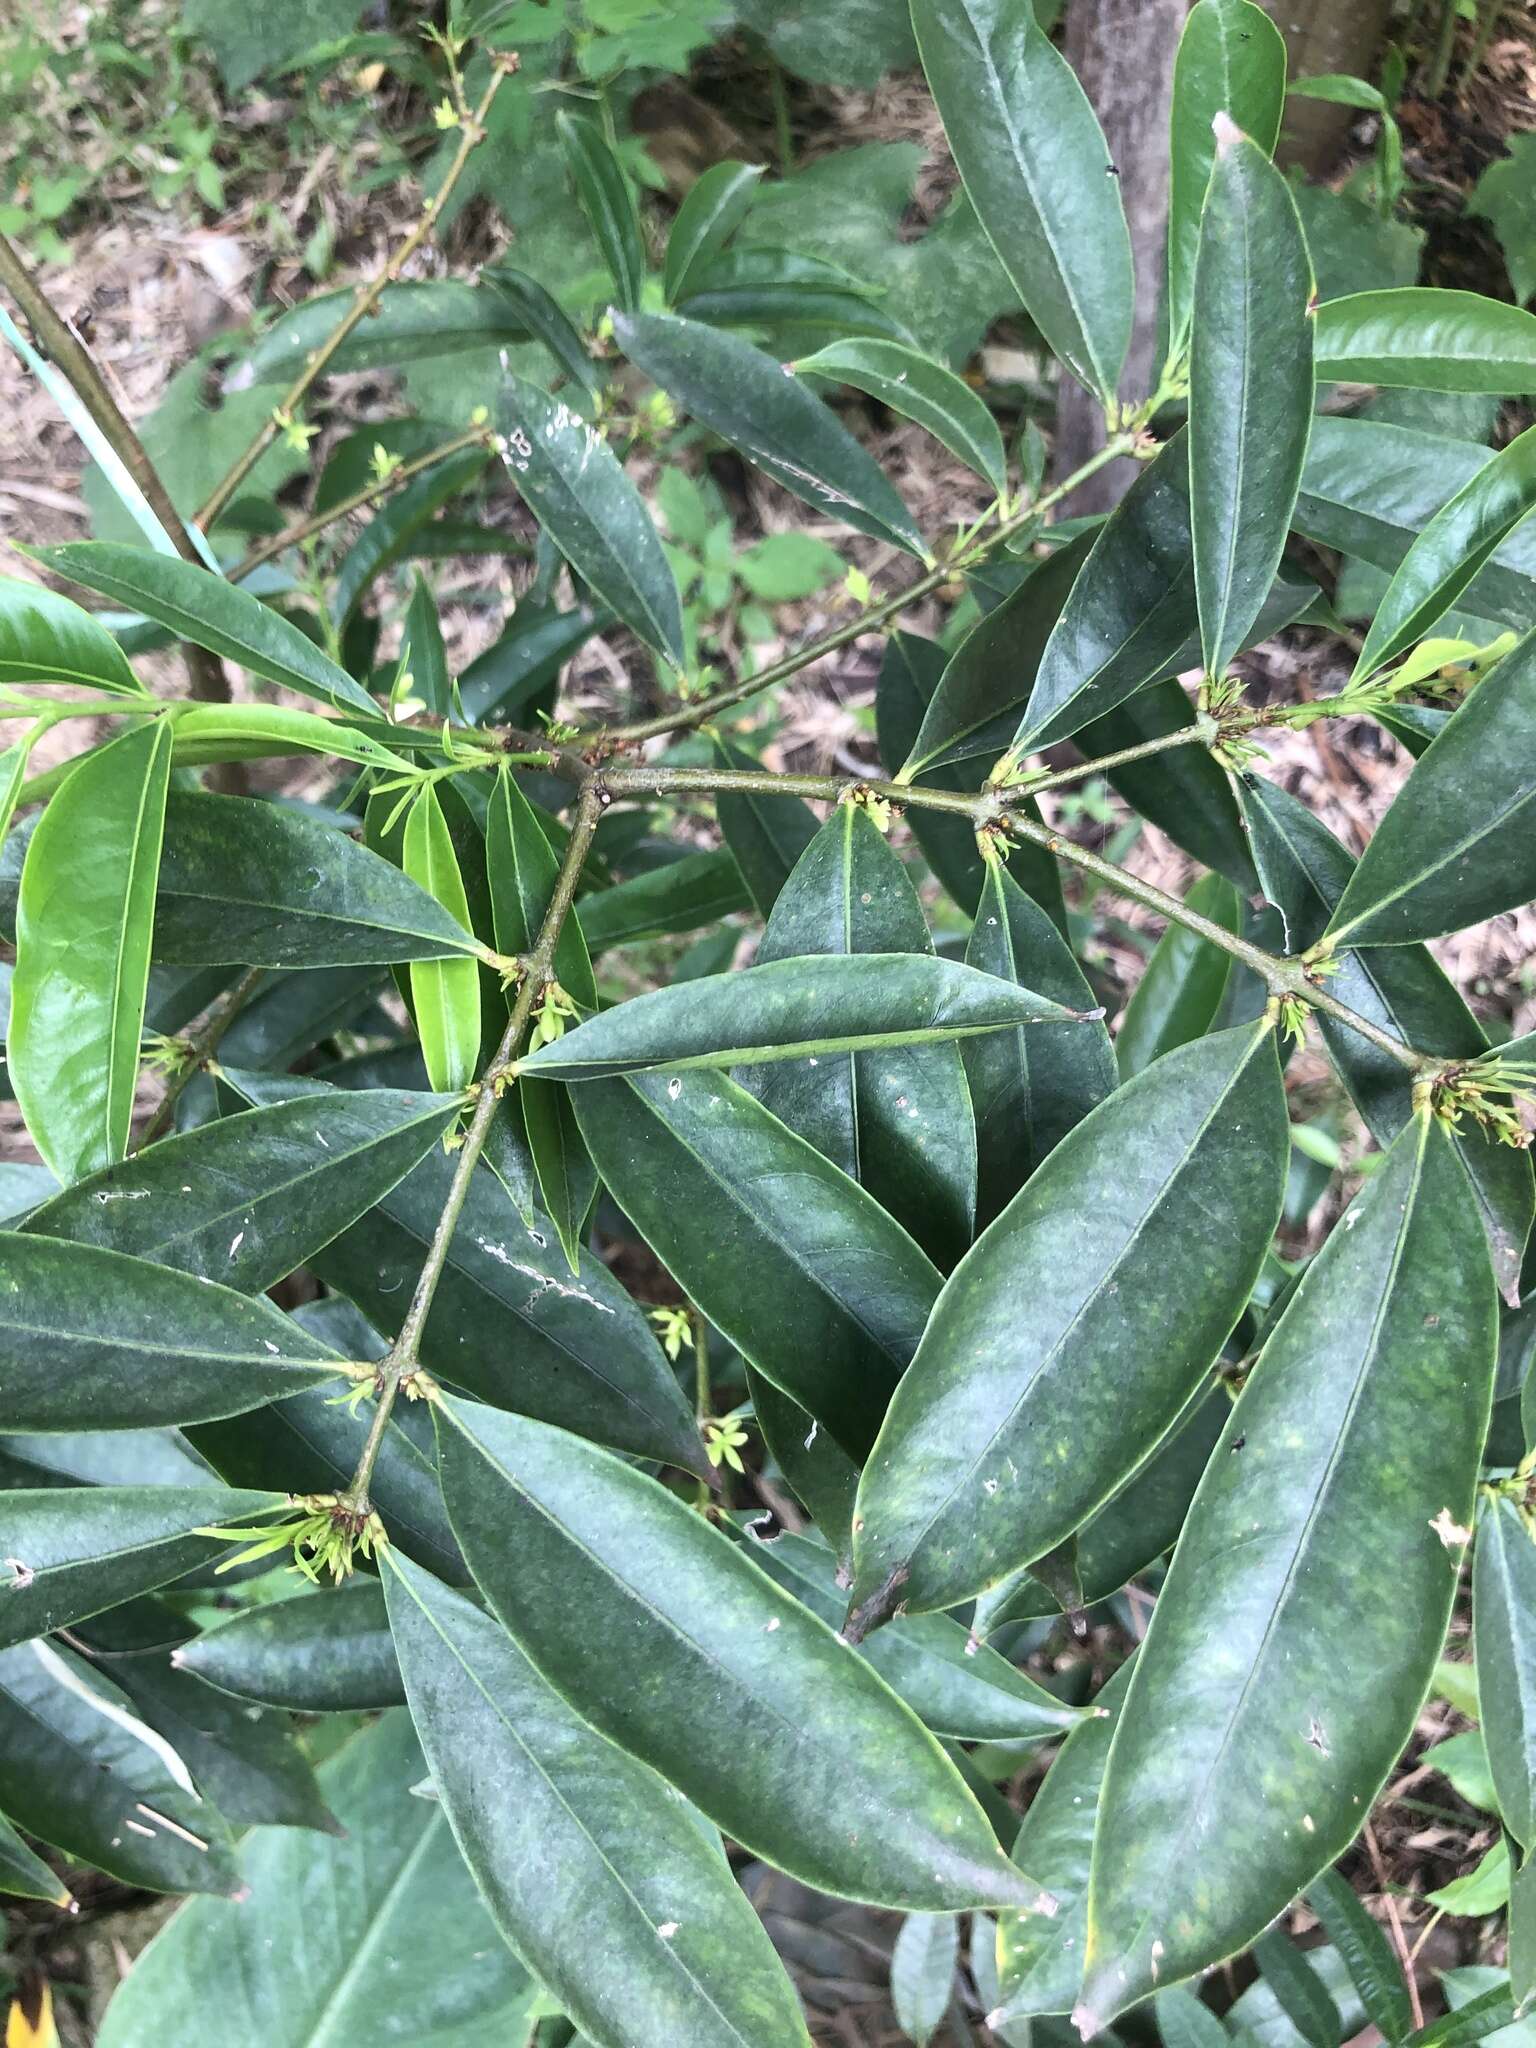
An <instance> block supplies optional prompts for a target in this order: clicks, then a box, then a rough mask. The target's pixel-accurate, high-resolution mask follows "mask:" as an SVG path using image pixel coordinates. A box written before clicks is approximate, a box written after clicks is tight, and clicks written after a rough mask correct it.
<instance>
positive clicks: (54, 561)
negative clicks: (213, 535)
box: [45, 540, 378, 711]
mask: <svg viewBox="0 0 1536 2048" xmlns="http://www.w3.org/2000/svg"><path fill="white" fill-rule="evenodd" d="M45 559H46V561H47V563H48V566H49V568H50V569H56V570H57V571H58V573H59V574H60V575H61V576H67V577H68V578H69V579H70V581H71V582H72V583H79V584H82V585H83V586H84V587H85V588H86V589H87V590H95V591H99V592H100V594H101V595H102V596H103V597H110V598H111V599H112V600H113V601H114V603H117V604H121V605H126V606H128V608H129V609H130V610H131V611H136V612H143V613H144V615H145V617H146V618H151V619H154V620H155V621H156V622H157V624H159V625H162V626H164V627H166V628H167V629H168V630H169V631H170V632H172V633H174V634H175V636H176V638H177V639H178V640H187V641H190V642H191V644H192V645H193V646H194V647H206V648H207V649H208V650H209V651H210V653H213V654H217V655H221V656H222V657H223V658H224V659H225V660H226V661H235V662H238V663H239V664H240V666H241V667H242V668H244V669H249V671H250V672H251V674H252V675H255V676H263V677H265V679H266V680H267V681H268V682H269V683H281V684H282V685H283V687H284V688H285V689H289V690H298V691H299V692H300V693H301V695H303V696H305V697H318V698H319V699H320V701H321V702H322V703H328V704H345V705H350V706H351V707H352V708H353V709H354V710H358V711H377V709H378V706H377V705H376V704H375V703H374V701H373V699H372V698H371V697H370V696H369V694H368V692H367V691H366V690H365V689H363V688H362V686H361V685H360V684H358V683H355V682H354V681H353V680H352V678H351V676H349V675H348V674H347V672H346V670H345V669H344V668H338V667H337V665H336V663H335V662H334V661H332V660H331V659H330V657H329V656H328V655H326V654H323V653H322V652H321V650H320V649H319V648H318V647H317V646H316V645H315V643H314V641H313V640H311V639H310V638H309V637H308V635H307V634H304V633H301V632H300V631H299V629H298V627H297V626H295V625H293V624H291V623H290V622H289V621H288V620H287V619H285V618H281V617H280V616H279V615H278V614H277V613H276V612H274V611H272V610H271V609H270V608H269V607H268V606H267V605H264V604H263V603H262V602H261V601H260V599H259V598H255V597H252V596H251V594H250V592H249V591H248V590H241V589H240V588H239V586H238V585H237V584H234V583H226V582H225V581H224V579H223V577H222V576H215V575H214V574H213V572H212V571H211V570H209V569H200V568H199V567H198V566H197V564H196V563H195V562H183V561H182V560H181V559H180V558H179V557H178V556H175V555H157V554H151V553H150V551H149V550H148V549H147V548H130V547H124V546H122V545H121V544H120V543H119V542H117V541H107V540H81V541H69V542H66V543H65V545H64V546H62V547H55V548H49V549H48V550H47V554H46V557H45Z"/></svg>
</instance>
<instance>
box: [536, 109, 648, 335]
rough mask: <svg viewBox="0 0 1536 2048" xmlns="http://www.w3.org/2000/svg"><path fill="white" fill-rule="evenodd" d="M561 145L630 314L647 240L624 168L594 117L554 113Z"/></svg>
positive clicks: (642, 271)
mask: <svg viewBox="0 0 1536 2048" xmlns="http://www.w3.org/2000/svg"><path fill="white" fill-rule="evenodd" d="M555 131H556V133H557V134H558V135H559V137H560V147H561V148H562V149H563V150H564V151H565V160H566V162H567V163H568V164H569V165H570V169H571V176H572V177H573V178H574V179H575V181H576V191H577V195H578V197H579V198H580V200H581V210H582V212H583V213H584V214H585V215H586V216H587V219H588V220H589V221H590V222H591V224H592V232H593V234H594V235H595V236H596V238H597V246H598V248H599V249H600V250H601V252H602V258H603V261H604V263H606V264H607V266H608V274H609V276H610V277H611V278H612V279H613V288H614V292H615V295H616V297H617V300H618V303H619V305H621V306H622V307H624V309H625V310H626V312H632V311H633V310H634V308H635V307H636V306H638V305H639V303H640V289H641V286H642V285H643V284H644V283H645V242H644V240H643V239H642V237H641V233H640V215H639V213H638V211H637V210H636V207H635V195H634V191H633V189H632V188H631V186H630V182H629V179H628V178H627V177H626V176H625V174H624V166H623V165H622V164H621V163H620V162H619V159H618V157H617V156H616V155H615V154H614V152H613V150H612V149H611V148H610V147H609V145H608V143H607V142H606V141H605V140H604V138H603V136H602V135H601V134H600V133H599V132H598V130H597V128H596V127H594V125H593V124H592V123H591V122H590V121H582V120H579V119H577V117H576V116H575V115H573V114H565V113H560V114H556V116H555Z"/></svg>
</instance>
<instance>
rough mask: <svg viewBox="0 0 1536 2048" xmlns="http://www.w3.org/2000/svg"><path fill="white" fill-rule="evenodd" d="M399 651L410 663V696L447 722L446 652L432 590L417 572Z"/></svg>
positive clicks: (424, 578) (450, 702) (448, 698)
mask: <svg viewBox="0 0 1536 2048" xmlns="http://www.w3.org/2000/svg"><path fill="white" fill-rule="evenodd" d="M400 651H401V654H402V655H403V656H404V658H405V659H406V660H407V661H408V662H409V663H410V677H411V695H412V696H413V697H415V698H416V699H417V700H418V701H419V702H420V703H421V704H423V705H425V706H426V708H427V710H428V711H429V712H431V713H432V715H433V716H434V717H435V718H446V717H447V716H448V715H449V712H450V711H451V709H452V699H451V697H450V695H449V676H448V651H447V649H446V648H445V647H444V645H443V628H442V622H441V620H440V619H439V618H438V616H437V600H436V599H435V598H434V597H433V595H432V586H431V585H430V584H429V583H428V581H427V579H426V577H425V576H423V575H422V573H421V571H420V570H419V569H418V570H417V571H416V577H415V581H414V582H413V584H412V586H411V602H410V605H409V606H408V608H407V610H406V614H405V634H404V637H403V639H402V640H401V643H400Z"/></svg>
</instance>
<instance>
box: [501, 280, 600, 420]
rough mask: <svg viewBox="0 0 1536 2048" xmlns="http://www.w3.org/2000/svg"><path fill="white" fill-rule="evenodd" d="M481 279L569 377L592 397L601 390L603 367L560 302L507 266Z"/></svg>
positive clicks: (541, 286) (538, 285) (535, 282)
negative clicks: (493, 288) (495, 292)
mask: <svg viewBox="0 0 1536 2048" xmlns="http://www.w3.org/2000/svg"><path fill="white" fill-rule="evenodd" d="M480 276H481V280H482V282H483V283H485V284H490V285H494V286H495V288H496V290H497V291H499V292H500V293H501V295H502V297H503V298H504V299H506V300H507V301H508V302H509V303H510V305H511V306H512V308H513V310H514V311H515V312H516V314H517V316H518V318H519V319H521V320H522V321H523V322H524V324H525V325H526V326H527V328H528V331H529V332H530V333H531V334H533V335H535V336H537V338H538V339H539V340H540V341H542V342H543V344H544V346H545V348H547V349H548V350H549V353H550V354H551V355H552V356H553V357H554V359H555V361H556V362H557V363H558V364H559V366H560V368H561V369H562V370H563V371H564V372H565V374H566V375H567V376H568V377H572V378H574V379H575V380H576V382H577V383H578V384H582V385H584V386H585V387H586V389H587V390H588V391H590V392H592V393H594V394H595V393H597V392H599V391H601V390H602V388H603V369H602V365H601V364H600V363H597V362H595V361H594V360H593V358H592V356H591V355H590V354H589V353H588V351H587V345H586V343H585V342H584V341H583V340H582V338H581V335H580V334H579V333H578V331H577V330H576V328H575V327H574V326H573V325H572V324H571V322H570V320H569V319H568V318H567V317H566V315H565V313H564V311H563V310H562V309H561V306H560V302H559V300H558V299H555V298H554V297H552V296H551V294H550V293H549V292H547V291H546V290H545V289H544V287H543V285H541V284H540V283H539V281H538V279H537V278H533V277H529V276H528V275H527V273H526V272H525V271H521V270H515V269H513V267H512V265H511V264H510V263H498V264H497V265H496V266H495V268H494V269H487V270H482V271H481V273H480Z"/></svg>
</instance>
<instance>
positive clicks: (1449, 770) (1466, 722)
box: [1328, 634, 1536, 946]
mask: <svg viewBox="0 0 1536 2048" xmlns="http://www.w3.org/2000/svg"><path fill="white" fill-rule="evenodd" d="M1533 816H1536V634H1531V635H1529V636H1527V638H1526V639H1524V640H1523V641H1521V643H1520V645H1519V646H1518V647H1517V648H1516V649H1515V650H1514V652H1513V653H1512V654H1507V655H1506V656H1505V657H1504V659H1503V660H1502V661H1501V662H1500V663H1499V664H1498V665H1497V667H1496V668H1494V669H1493V670H1492V672H1491V673H1490V674H1488V675H1487V676H1485V677H1484V678H1483V680H1482V681H1481V682H1480V683H1479V684H1478V685H1477V687H1476V688H1475V689H1474V690H1473V691H1472V693H1471V695H1470V696H1469V697H1467V698H1466V699H1465V701H1464V702H1463V703H1462V704H1461V706H1460V707H1459V709H1458V710H1457V711H1456V713H1455V715H1454V716H1453V717H1452V718H1451V719H1450V720H1449V722H1448V723H1447V724H1446V726H1445V727H1444V729H1443V730H1442V732H1441V733H1440V735H1439V737H1438V738H1437V739H1436V740H1435V741H1434V742H1433V744H1432V745H1431V746H1430V747H1429V749H1428V750H1427V752H1426V753H1425V754H1424V755H1423V757H1422V758H1421V759H1420V760H1419V761H1417V762H1416V763H1415V765H1414V770H1413V773H1412V774H1411V775H1410V776H1409V778H1408V780H1407V782H1405V783H1404V785H1403V787H1402V789H1401V790H1399V792H1398V794H1397V798H1396V800H1395V801H1394V803H1393V805H1392V808H1391V810H1389V811H1388V812H1387V815H1386V816H1385V817H1384V818H1383V819H1382V821H1381V823H1380V825H1378V826H1377V828H1376V832H1375V835H1374V837H1373V838H1372V840H1371V843H1370V845H1369V846H1368V847H1367V848H1366V850H1365V853H1364V856H1363V857H1362V859H1361V862H1360V865H1359V866H1358V867H1357V868H1356V869H1355V872H1354V874H1353V875H1352V876H1351V877H1350V881H1349V886H1348V888H1347V889H1346V890H1345V891H1344V894H1343V897H1342V898H1341V899H1340V902H1339V905H1338V908H1337V909H1336V910H1335V912H1334V914H1333V918H1332V921H1331V923H1330V924H1329V927H1328V935H1329V937H1330V938H1331V939H1332V940H1333V941H1334V943H1335V944H1342V943H1344V942H1346V940H1347V942H1348V943H1349V944H1350V945H1352V946H1382V945H1387V946H1402V945H1409V944H1411V943H1412V942H1413V941H1414V940H1416V939H1433V938H1438V937H1439V936H1440V935H1441V934H1442V933H1444V932H1455V931H1461V930H1462V929H1463V928H1464V927H1465V926H1467V925H1470V924H1481V923H1482V921H1483V919H1484V918H1488V917H1496V916H1497V915H1498V913H1499V912H1500V911H1501V910H1508V909H1510V908H1511V907H1512V906H1513V905H1515V904H1517V903H1524V902H1526V901H1528V900H1529V898H1530V897H1532V896H1536V832H1533V831H1532V830H1531V820H1532V817H1533Z"/></svg>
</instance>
